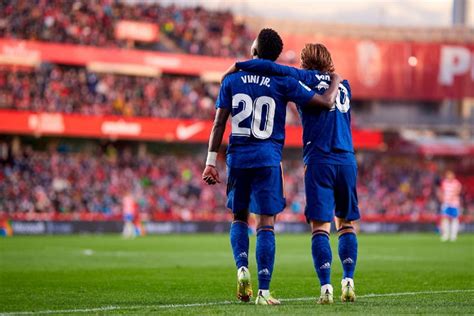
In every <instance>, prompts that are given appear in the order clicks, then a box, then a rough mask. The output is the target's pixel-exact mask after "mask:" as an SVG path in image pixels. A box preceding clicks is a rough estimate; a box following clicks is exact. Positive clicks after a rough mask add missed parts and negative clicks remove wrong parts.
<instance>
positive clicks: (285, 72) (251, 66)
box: [235, 59, 309, 82]
mask: <svg viewBox="0 0 474 316" xmlns="http://www.w3.org/2000/svg"><path fill="white" fill-rule="evenodd" d="M235 65H236V67H237V68H238V69H241V70H244V71H249V72H258V73H262V74H266V75H274V76H289V77H293V78H295V79H298V80H301V81H303V82H306V81H307V80H308V75H309V73H308V71H307V70H303V69H298V68H295V67H290V66H285V65H280V64H277V63H275V62H273V61H270V60H266V59H251V60H247V61H243V62H237V63H236V64H235Z"/></svg>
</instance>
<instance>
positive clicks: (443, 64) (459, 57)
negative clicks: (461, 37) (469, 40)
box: [438, 46, 474, 86]
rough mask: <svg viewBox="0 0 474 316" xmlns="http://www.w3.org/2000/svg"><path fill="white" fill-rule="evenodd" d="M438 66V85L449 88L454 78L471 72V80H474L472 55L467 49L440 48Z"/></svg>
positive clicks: (461, 47)
mask: <svg viewBox="0 0 474 316" xmlns="http://www.w3.org/2000/svg"><path fill="white" fill-rule="evenodd" d="M439 60H440V66H439V77H438V80H439V83H440V84H442V85H445V86H451V85H452V84H453V83H454V78H455V77H456V76H459V75H465V74H468V73H469V72H471V80H474V55H473V54H471V51H470V50H469V49H468V48H467V47H463V46H441V53H440V59H439Z"/></svg>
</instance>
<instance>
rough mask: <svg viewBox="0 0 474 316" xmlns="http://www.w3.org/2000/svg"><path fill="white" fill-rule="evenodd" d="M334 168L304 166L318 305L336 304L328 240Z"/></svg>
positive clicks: (320, 165) (322, 165)
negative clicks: (319, 292)
mask: <svg viewBox="0 0 474 316" xmlns="http://www.w3.org/2000/svg"><path fill="white" fill-rule="evenodd" d="M335 175H336V174H335V168H334V166H332V165H328V164H316V165H308V166H307V167H306V169H305V191H306V209H305V215H306V219H307V220H308V222H310V224H311V231H312V237H311V254H312V257H313V264H314V268H315V270H316V274H317V275H318V278H319V283H320V285H321V294H320V297H319V299H318V303H319V304H331V303H333V301H334V300H333V288H332V285H331V264H332V252H331V245H330V243H329V233H330V229H331V222H332V220H333V218H334V212H333V210H334V206H335V200H334V190H333V184H334V178H335Z"/></svg>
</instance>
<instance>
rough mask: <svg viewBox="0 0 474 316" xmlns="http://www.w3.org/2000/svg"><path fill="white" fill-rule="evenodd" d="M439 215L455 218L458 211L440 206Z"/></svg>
mask: <svg viewBox="0 0 474 316" xmlns="http://www.w3.org/2000/svg"><path fill="white" fill-rule="evenodd" d="M441 215H444V216H447V217H451V218H457V217H458V216H459V209H458V208H457V207H454V206H451V205H448V204H443V205H442V206H441Z"/></svg>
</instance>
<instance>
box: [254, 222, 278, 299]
mask: <svg viewBox="0 0 474 316" xmlns="http://www.w3.org/2000/svg"><path fill="white" fill-rule="evenodd" d="M256 257H257V268H258V288H259V289H260V290H268V289H269V288H270V281H271V280H272V273H273V264H274V262H275V233H274V232H273V226H262V227H260V228H258V229H257V256H256Z"/></svg>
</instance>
